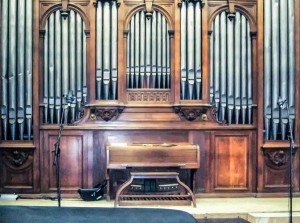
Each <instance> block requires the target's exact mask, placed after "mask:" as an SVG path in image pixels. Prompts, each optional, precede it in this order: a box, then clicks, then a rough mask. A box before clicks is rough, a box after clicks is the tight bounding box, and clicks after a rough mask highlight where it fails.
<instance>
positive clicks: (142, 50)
mask: <svg viewBox="0 0 300 223" xmlns="http://www.w3.org/2000/svg"><path fill="white" fill-rule="evenodd" d="M145 17H146V16H145V12H141V14H140V24H139V26H140V83H139V86H140V87H141V88H144V81H145V47H146V42H145V41H146V38H145V25H146V23H145Z"/></svg>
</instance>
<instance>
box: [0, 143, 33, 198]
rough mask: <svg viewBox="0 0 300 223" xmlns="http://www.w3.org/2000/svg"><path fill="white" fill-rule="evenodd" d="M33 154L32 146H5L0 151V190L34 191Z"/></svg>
mask: <svg viewBox="0 0 300 223" xmlns="http://www.w3.org/2000/svg"><path fill="white" fill-rule="evenodd" d="M33 154H34V149H33V148H32V149H20V148H6V149H3V150H1V151H0V192H10V193H33V192H34V190H35V187H36V184H37V181H36V179H35V176H34V174H35V169H34V163H35V160H34V156H33Z"/></svg>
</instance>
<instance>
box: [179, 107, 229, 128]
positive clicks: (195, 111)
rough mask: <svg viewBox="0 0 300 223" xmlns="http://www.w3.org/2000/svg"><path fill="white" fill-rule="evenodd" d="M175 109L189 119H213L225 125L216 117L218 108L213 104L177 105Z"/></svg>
mask: <svg viewBox="0 0 300 223" xmlns="http://www.w3.org/2000/svg"><path fill="white" fill-rule="evenodd" d="M173 109H174V111H175V113H176V114H179V115H180V117H182V118H184V119H185V120H188V121H205V122H206V121H211V122H217V123H219V124H222V125H224V124H225V121H224V122H220V121H218V120H217V118H216V113H217V110H216V108H215V107H213V106H211V105H206V104H204V105H175V106H173Z"/></svg>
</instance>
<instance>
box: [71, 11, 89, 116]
mask: <svg viewBox="0 0 300 223" xmlns="http://www.w3.org/2000/svg"><path fill="white" fill-rule="evenodd" d="M69 16H70V20H69V38H70V39H69V40H70V43H69V45H70V47H69V52H70V55H69V59H70V68H69V72H70V73H69V74H70V77H69V81H70V86H69V91H72V92H76V57H75V53H76V15H75V12H74V11H70V15H69ZM84 70H85V69H84ZM70 110H71V121H74V120H75V119H76V101H74V102H72V103H71V105H70Z"/></svg>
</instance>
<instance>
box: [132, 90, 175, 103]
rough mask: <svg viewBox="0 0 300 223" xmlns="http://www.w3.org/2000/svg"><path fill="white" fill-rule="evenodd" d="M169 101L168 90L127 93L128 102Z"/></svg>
mask: <svg viewBox="0 0 300 223" xmlns="http://www.w3.org/2000/svg"><path fill="white" fill-rule="evenodd" d="M170 100H171V91H170V90H165V91H163V90H159V89H157V90H156V89H155V90H152V89H151V90H150V89H148V90H147V89H145V90H144V89H143V90H132V91H129V90H128V91H127V101H128V102H169V101H170Z"/></svg>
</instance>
